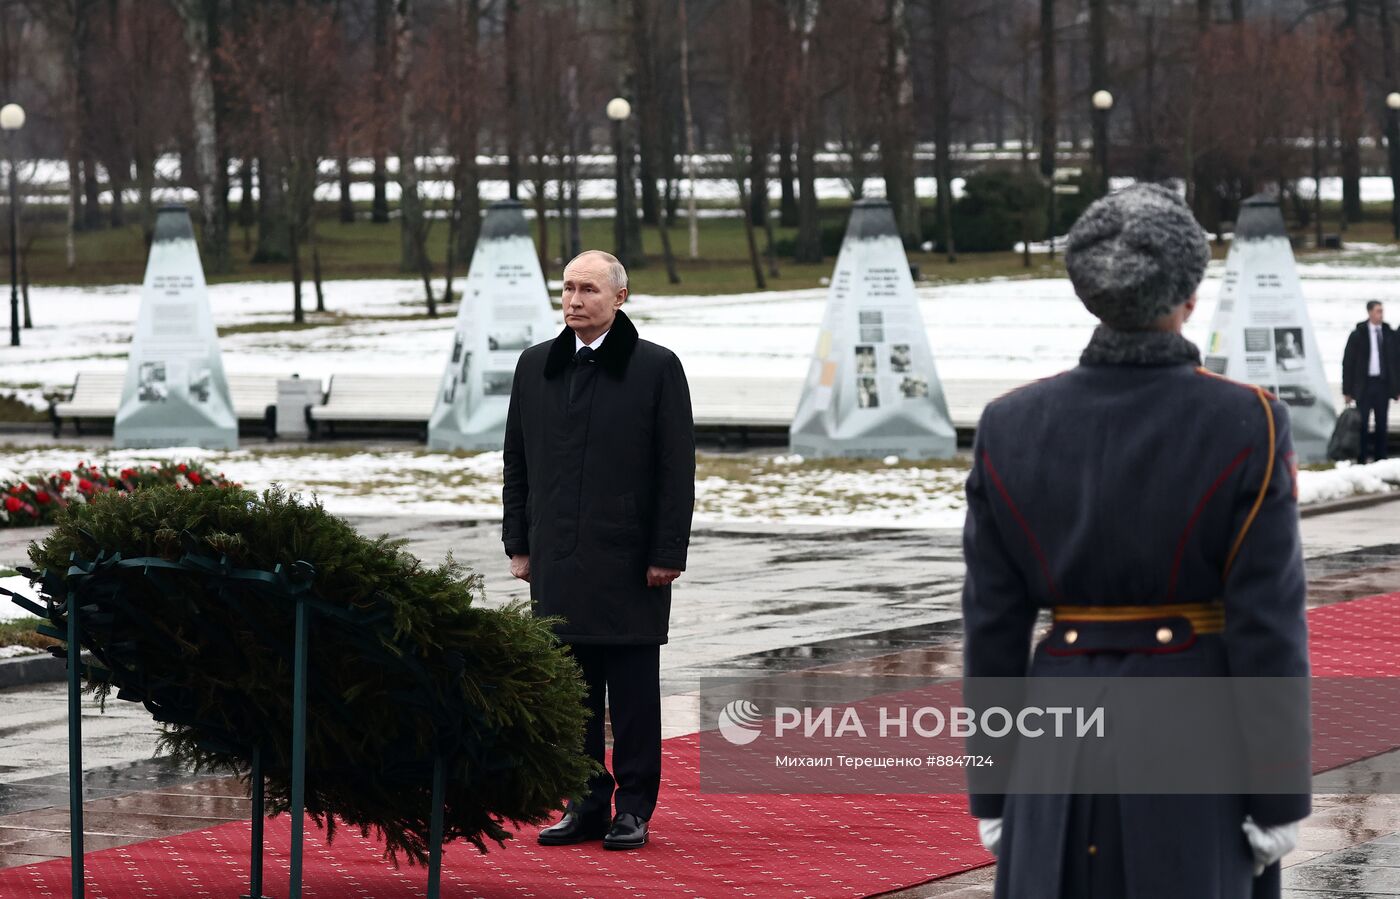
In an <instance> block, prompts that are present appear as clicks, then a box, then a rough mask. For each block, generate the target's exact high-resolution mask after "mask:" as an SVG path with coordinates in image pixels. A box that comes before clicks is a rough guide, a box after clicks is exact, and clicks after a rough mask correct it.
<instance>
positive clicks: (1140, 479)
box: [963, 328, 1310, 899]
mask: <svg viewBox="0 0 1400 899" xmlns="http://www.w3.org/2000/svg"><path fill="white" fill-rule="evenodd" d="M1198 360H1199V355H1198V353H1197V352H1196V348H1195V347H1194V346H1193V345H1192V344H1191V343H1189V342H1188V341H1186V340H1185V339H1184V338H1182V337H1180V336H1179V335H1167V334H1160V333H1154V334H1123V333H1121V332H1114V331H1111V330H1108V329H1106V328H1100V329H1099V331H1098V332H1096V334H1095V336H1094V339H1093V341H1092V342H1091V343H1090V345H1089V347H1088V348H1087V349H1086V351H1085V353H1084V356H1083V357H1082V359H1081V364H1080V365H1079V366H1078V367H1076V368H1074V369H1071V370H1070V371H1068V372H1066V373H1064V374H1061V375H1059V376H1056V377H1054V378H1050V379H1047V380H1044V381H1039V382H1036V383H1034V384H1032V385H1029V386H1027V387H1024V388H1022V389H1020V390H1017V391H1014V392H1012V393H1010V394H1008V395H1006V396H1004V397H1002V398H1000V399H998V400H997V401H995V402H993V403H992V404H991V405H989V406H988V407H987V409H986V411H985V412H984V414H983V416H982V421H981V424H980V425H979V426H978V429H977V438H976V444H975V448H974V453H975V461H974V464H973V468H972V471H971V474H970V477H969V479H968V482H967V500H968V512H967V519H966V526H965V530H964V552H965V555H966V561H967V580H966V584H965V588H964V593H963V614H964V619H965V621H964V623H965V627H966V646H965V653H966V656H965V663H964V664H965V671H966V674H967V675H968V676H971V677H1023V676H1026V675H1029V676H1031V677H1055V676H1081V675H1095V676H1133V677H1152V676H1217V677H1219V676H1227V675H1228V676H1254V677H1303V676H1306V674H1307V672H1308V660H1307V625H1306V619H1305V616H1304V601H1305V578H1304V572H1303V558H1302V549H1301V541H1300V537H1299V530H1298V511H1297V493H1296V490H1297V488H1296V471H1297V468H1296V464H1295V461H1294V456H1293V451H1292V446H1291V439H1290V436H1289V425H1288V413H1287V409H1286V407H1285V406H1284V405H1283V404H1282V403H1280V402H1279V401H1278V400H1277V399H1275V398H1274V397H1273V396H1272V395H1271V394H1269V393H1267V392H1266V391H1263V390H1262V389H1259V388H1256V387H1253V386H1250V385H1245V384H1239V383H1236V382H1234V381H1229V380H1226V379H1224V378H1221V377H1218V376H1216V375H1213V374H1211V373H1209V372H1207V371H1205V370H1204V369H1202V368H1199V367H1198V365H1199V362H1198ZM1270 418H1272V424H1271V423H1270ZM1271 438H1272V442H1271ZM1241 535H1243V536H1242V538H1241ZM1216 599H1223V601H1224V611H1225V627H1224V632H1223V633H1219V634H1210V633H1202V634H1195V633H1193V632H1192V629H1191V627H1190V626H1189V625H1186V626H1182V625H1184V624H1186V623H1185V622H1184V621H1183V620H1181V619H1173V620H1170V621H1168V622H1167V623H1169V624H1171V625H1172V628H1171V633H1172V634H1173V636H1172V638H1171V640H1170V642H1169V643H1168V644H1167V645H1165V646H1162V645H1158V643H1157V642H1156V641H1155V640H1153V638H1152V635H1153V634H1154V633H1157V631H1158V628H1159V624H1160V623H1161V622H1146V623H1144V624H1143V626H1142V634H1143V638H1142V640H1141V641H1140V642H1139V643H1138V644H1134V643H1133V642H1132V640H1131V639H1130V640H1129V642H1128V643H1126V644H1122V645H1121V646H1120V647H1119V648H1120V649H1122V650H1123V651H1110V652H1094V651H1086V644H1089V643H1091V642H1092V639H1091V638H1082V639H1079V640H1078V645H1077V646H1070V645H1068V643H1067V642H1066V640H1065V636H1064V635H1065V632H1066V629H1065V628H1064V627H1063V626H1056V627H1054V628H1052V629H1051V631H1050V632H1049V634H1048V635H1047V636H1046V637H1045V638H1044V639H1043V640H1041V641H1040V643H1039V644H1038V645H1036V646H1035V647H1034V650H1033V651H1032V646H1031V644H1032V638H1033V631H1034V629H1035V625H1036V618H1037V614H1038V612H1039V611H1040V610H1042V609H1045V608H1050V607H1054V606H1057V605H1096V606H1099V605H1153V604H1167V603H1195V602H1206V601H1212V600H1216ZM1106 627H1115V628H1116V627H1118V626H1117V625H1111V626H1106ZM1130 636H1131V635H1130ZM1076 637H1079V634H1076ZM1122 638H1123V635H1122V634H1121V633H1116V634H1115V635H1114V636H1113V637H1112V639H1113V640H1121V639H1122ZM1074 639H1075V638H1071V641H1070V642H1073V641H1074ZM1133 639H1136V638H1133ZM1089 649H1092V647H1089ZM1304 704H1306V702H1305V701H1304ZM1305 712H1306V709H1304V717H1305ZM1304 729H1305V728H1304ZM1299 742H1300V746H1299V748H1298V752H1299V753H1301V757H1300V761H1299V765H1300V766H1306V764H1307V761H1306V759H1307V746H1306V742H1307V735H1306V733H1304V734H1302V738H1301V740H1300V741H1299ZM1306 773H1307V772H1306V771H1304V772H1303V775H1304V777H1305V776H1306ZM1304 782H1306V781H1304ZM1092 801H1094V800H1091V799H1090V798H1089V797H1070V796H1030V795H1011V796H1007V797H1003V796H1001V795H993V794H985V793H983V794H979V793H976V792H974V794H973V795H972V798H971V803H972V813H973V814H974V815H976V816H977V817H979V818H992V817H998V816H1000V817H1002V818H1003V825H1002V826H1003V832H1002V833H1003V836H1002V844H1001V847H1000V850H999V853H998V854H999V861H1000V865H999V868H998V871H997V889H996V895H997V896H998V897H1014V899H1025V897H1037V899H1040V897H1047V899H1051V897H1055V896H1058V895H1062V893H1061V885H1062V884H1065V883H1066V882H1067V881H1069V882H1071V883H1077V882H1078V881H1076V880H1075V875H1074V871H1075V870H1077V869H1078V868H1079V866H1080V864H1081V862H1082V856H1083V854H1084V853H1086V852H1095V853H1096V854H1095V855H1094V858H1095V859H1096V865H1097V867H1096V869H1095V870H1098V871H1104V870H1112V868H1114V867H1117V868H1119V869H1120V870H1119V877H1120V878H1121V882H1122V883H1123V886H1122V887H1121V889H1122V890H1123V895H1122V896H1121V897H1118V899H1184V897H1191V899H1248V897H1250V896H1251V895H1253V896H1256V897H1257V896H1267V895H1273V896H1278V895H1279V888H1278V875H1277V866H1275V867H1274V868H1273V869H1271V870H1270V871H1268V872H1266V874H1265V877H1264V878H1261V879H1260V880H1257V881H1256V880H1254V879H1253V876H1252V875H1253V871H1252V861H1251V855H1250V850H1249V846H1248V843H1247V841H1246V839H1245V837H1244V834H1243V832H1242V831H1241V829H1240V825H1241V822H1242V820H1243V819H1244V817H1245V815H1246V814H1249V815H1252V816H1253V817H1254V819H1255V821H1256V822H1258V823H1259V824H1261V825H1265V826H1267V825H1275V824H1282V823H1287V822H1290V821H1294V820H1297V819H1300V818H1303V817H1305V816H1306V815H1307V814H1308V811H1309V809H1310V797H1309V796H1307V795H1277V794H1273V795H1252V796H1250V795H1242V796H1149V795H1123V796H1120V797H1117V798H1116V799H1115V800H1113V805H1114V807H1113V808H1112V811H1113V813H1114V815H1116V816H1120V820H1119V822H1118V823H1117V824H1114V825H1113V826H1112V831H1113V833H1111V834H1110V835H1109V836H1108V837H1107V838H1106V839H1105V840H1104V843H1105V845H1100V846H1096V847H1095V849H1094V850H1089V849H1088V847H1087V846H1086V845H1081V844H1080V843H1079V842H1078V839H1079V836H1080V835H1082V833H1083V831H1081V830H1078V829H1077V825H1076V824H1075V823H1074V822H1076V821H1080V820H1082V819H1083V818H1084V816H1085V814H1086V810H1087V809H1088V808H1089V803H1091V802H1092ZM1101 836H1102V835H1101ZM1067 871H1068V872H1069V873H1068V876H1067ZM1069 890H1070V892H1069V894H1068V895H1066V896H1065V899H1077V897H1078V896H1087V895H1097V894H1096V893H1092V891H1090V890H1089V889H1088V888H1087V886H1085V885H1083V884H1082V883H1081V884H1080V885H1079V886H1072V887H1069ZM1114 892H1117V890H1115V891H1114Z"/></svg>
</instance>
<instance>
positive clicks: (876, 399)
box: [856, 378, 880, 409]
mask: <svg viewBox="0 0 1400 899" xmlns="http://www.w3.org/2000/svg"><path fill="white" fill-rule="evenodd" d="M856 405H857V406H858V407H860V408H861V409H876V408H878V407H879V405H880V388H879V387H878V386H877V385H876V384H875V379H874V378H857V379H856Z"/></svg>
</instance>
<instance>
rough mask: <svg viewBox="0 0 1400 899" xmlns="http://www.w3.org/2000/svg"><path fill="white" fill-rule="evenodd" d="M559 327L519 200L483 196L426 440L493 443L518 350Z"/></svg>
mask: <svg viewBox="0 0 1400 899" xmlns="http://www.w3.org/2000/svg"><path fill="white" fill-rule="evenodd" d="M559 328H560V325H559V324H558V322H557V321H556V320H555V317H554V309H553V307H552V306H550V303H549V288H548V287H547V286H546V285H545V280H544V272H542V271H540V261H539V256H538V255H537V254H536V251H535V242H534V240H533V239H532V238H531V237H530V227H529V225H528V224H526V222H525V207H524V206H522V205H521V204H520V202H519V201H517V200H501V201H500V202H498V203H493V204H491V208H490V209H488V210H487V211H486V218H485V220H484V221H483V222H482V223H481V236H480V237H478V238H477V241H476V251H475V252H474V253H473V254H472V264H471V270H470V271H469V272H468V274H467V279H466V281H465V282H464V283H463V287H462V302H461V304H460V306H459V307H458V309H457V327H456V331H455V332H454V333H453V335H452V349H451V352H450V353H449V354H448V358H447V365H446V367H445V369H444V370H443V375H442V382H441V383H440V384H439V385H438V396H437V405H436V406H435V407H434V408H433V417H432V418H431V419H429V420H428V447H429V448H430V449H449V450H452V449H465V450H498V449H500V448H501V446H502V445H503V444H504V442H505V432H506V411H507V410H508V409H509V407H510V385H511V382H512V380H513V379H514V376H515V363H516V361H517V360H519V358H520V352H521V350H524V349H525V348H526V347H528V346H530V345H532V344H536V343H540V342H542V341H545V340H550V339H552V338H553V337H554V335H555V334H556V333H557V332H558V331H559Z"/></svg>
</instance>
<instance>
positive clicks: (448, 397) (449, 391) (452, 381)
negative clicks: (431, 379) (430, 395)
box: [442, 372, 457, 403]
mask: <svg viewBox="0 0 1400 899" xmlns="http://www.w3.org/2000/svg"><path fill="white" fill-rule="evenodd" d="M456 395H457V375H456V373H455V372H448V374H447V375H446V377H444V378H443V379H442V401H443V402H444V403H450V402H452V398H453V397H455V396H456Z"/></svg>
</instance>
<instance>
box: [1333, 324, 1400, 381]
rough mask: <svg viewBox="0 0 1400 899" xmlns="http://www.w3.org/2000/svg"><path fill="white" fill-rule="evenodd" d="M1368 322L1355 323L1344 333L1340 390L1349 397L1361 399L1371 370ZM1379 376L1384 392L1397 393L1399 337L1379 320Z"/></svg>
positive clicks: (1399, 375) (1399, 367)
mask: <svg viewBox="0 0 1400 899" xmlns="http://www.w3.org/2000/svg"><path fill="white" fill-rule="evenodd" d="M1370 328H1371V323H1370V322H1369V321H1364V322H1361V323H1360V324H1358V325H1357V326H1356V327H1355V328H1354V329H1353V330H1352V332H1351V333H1350V334H1348V335H1347V345H1346V349H1345V351H1344V352H1343V353H1342V392H1343V393H1345V394H1346V395H1347V396H1349V397H1351V398H1352V399H1355V400H1359V399H1361V396H1362V393H1363V392H1364V391H1365V389H1366V378H1367V377H1368V372H1369V371H1370V369H1371V333H1370ZM1381 376H1382V377H1383V378H1385V395H1386V396H1388V397H1391V398H1392V399H1393V398H1394V397H1396V396H1400V336H1397V335H1396V333H1395V329H1394V328H1392V327H1391V326H1390V325H1389V324H1387V323H1385V322H1382V323H1381Z"/></svg>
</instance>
